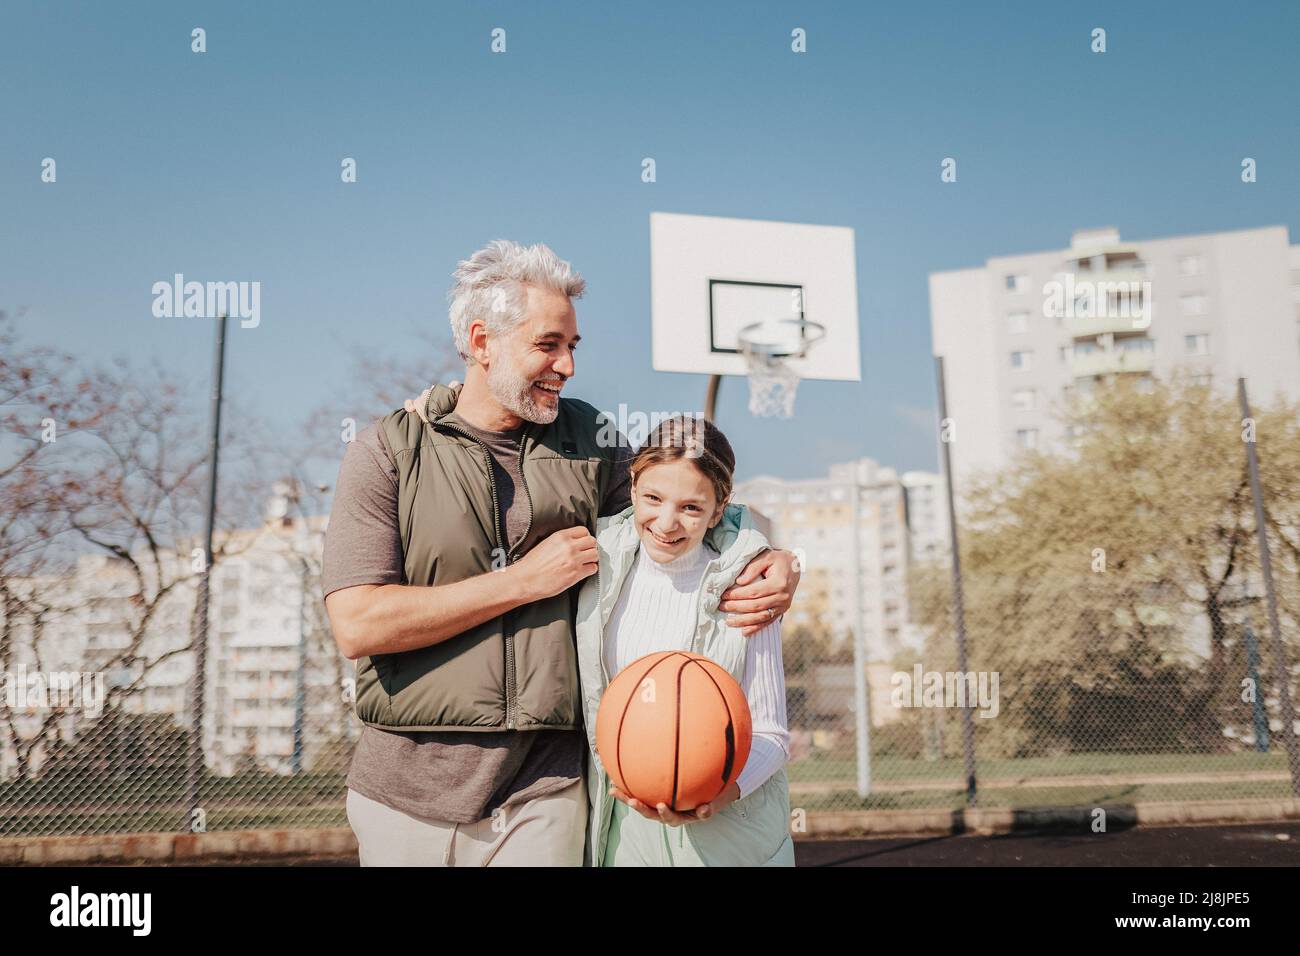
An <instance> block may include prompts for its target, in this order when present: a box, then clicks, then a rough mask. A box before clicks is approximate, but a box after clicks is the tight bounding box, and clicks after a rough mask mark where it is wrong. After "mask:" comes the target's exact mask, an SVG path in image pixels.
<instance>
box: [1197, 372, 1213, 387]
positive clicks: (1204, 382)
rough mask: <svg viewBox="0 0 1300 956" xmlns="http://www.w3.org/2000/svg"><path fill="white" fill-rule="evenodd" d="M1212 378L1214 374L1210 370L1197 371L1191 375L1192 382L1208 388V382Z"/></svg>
mask: <svg viewBox="0 0 1300 956" xmlns="http://www.w3.org/2000/svg"><path fill="white" fill-rule="evenodd" d="M1213 378H1214V375H1213V374H1212V373H1210V372H1198V373H1197V374H1195V375H1193V376H1192V384H1193V385H1200V386H1201V387H1203V388H1209V387H1210V382H1211V380H1212V379H1213Z"/></svg>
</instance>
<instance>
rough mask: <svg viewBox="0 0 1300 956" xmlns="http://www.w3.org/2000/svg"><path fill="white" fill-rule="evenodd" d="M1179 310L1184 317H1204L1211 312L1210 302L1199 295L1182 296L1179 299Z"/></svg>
mask: <svg viewBox="0 0 1300 956" xmlns="http://www.w3.org/2000/svg"><path fill="white" fill-rule="evenodd" d="M1178 308H1179V310H1180V311H1181V312H1182V313H1183V315H1204V314H1205V313H1206V312H1208V311H1210V305H1209V300H1208V299H1207V298H1206V297H1205V296H1203V295H1200V294H1199V293H1198V294H1196V295H1180V296H1179V297H1178Z"/></svg>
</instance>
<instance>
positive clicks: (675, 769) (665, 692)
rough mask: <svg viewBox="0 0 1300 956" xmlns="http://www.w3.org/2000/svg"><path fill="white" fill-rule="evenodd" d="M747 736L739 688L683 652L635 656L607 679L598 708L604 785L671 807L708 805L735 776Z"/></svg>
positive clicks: (700, 659) (598, 744) (742, 760)
mask: <svg viewBox="0 0 1300 956" xmlns="http://www.w3.org/2000/svg"><path fill="white" fill-rule="evenodd" d="M750 738H751V725H750V717H749V704H748V702H747V701H746V700H745V693H744V691H742V690H741V689H740V685H739V684H737V683H736V681H735V679H734V678H733V677H732V676H731V675H730V674H729V673H727V671H726V670H725V669H724V668H722V667H721V666H719V665H718V664H715V663H714V662H713V661H711V660H709V659H708V658H707V657H702V656H700V655H699V654H689V653H687V652H685V651H663V652H660V653H657V654H647V655H646V656H645V657H641V658H638V659H637V660H635V661H633V662H632V663H631V664H629V665H628V666H627V667H625V668H623V670H621V671H620V672H619V673H618V674H617V675H616V676H615V677H614V679H613V680H612V681H610V682H609V687H608V688H607V689H606V690H605V695H604V697H603V698H602V699H601V702H600V709H599V710H598V711H597V713H596V752H597V753H598V754H599V755H600V762H601V763H602V764H603V765H604V767H605V772H606V773H607V774H609V778H610V782H611V783H612V784H613V785H614V786H616V787H618V789H619V790H622V791H623V792H624V793H626V794H628V795H629V796H632V797H635V798H636V799H638V800H640V801H641V802H642V803H645V804H647V805H649V806H650V807H655V806H657V805H658V804H660V803H664V804H667V805H668V806H669V807H670V808H671V809H672V810H675V811H677V812H685V811H688V810H693V809H695V808H696V807H698V806H699V805H700V804H702V803H708V802H709V801H710V800H712V799H713V798H714V797H716V796H717V795H718V794H720V793H721V792H722V791H723V790H724V789H726V788H727V787H728V786H729V785H730V784H732V783H733V782H734V781H735V779H736V778H737V777H739V776H740V771H741V770H742V769H744V766H745V760H746V759H747V758H748V757H749V745H750Z"/></svg>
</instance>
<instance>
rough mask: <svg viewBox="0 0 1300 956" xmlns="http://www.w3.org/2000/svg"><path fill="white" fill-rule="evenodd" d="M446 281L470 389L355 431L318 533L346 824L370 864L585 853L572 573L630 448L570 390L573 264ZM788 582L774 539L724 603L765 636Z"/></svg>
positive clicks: (544, 251)
mask: <svg viewBox="0 0 1300 956" xmlns="http://www.w3.org/2000/svg"><path fill="white" fill-rule="evenodd" d="M455 280H456V281H455V285H454V286H453V288H452V290H451V293H450V296H449V298H450V301H451V308H450V317H451V326H452V332H453V334H454V336H455V340H456V349H457V351H458V352H459V353H460V355H461V357H462V358H463V359H464V360H465V364H466V371H465V383H464V386H463V387H461V388H459V389H451V388H446V387H444V386H441V385H438V386H435V387H434V388H432V389H431V390H429V391H428V392H426V393H425V395H423V396H421V400H420V403H419V405H418V407H416V406H414V405H412V403H408V406H410V407H409V408H408V409H403V410H400V411H397V412H394V413H392V414H390V415H387V416H385V417H384V418H382V419H380V420H379V421H378V422H376V423H374V424H373V425H371V426H369V427H368V428H366V429H365V430H363V431H362V432H361V433H360V434H359V435H358V436H357V440H356V441H355V442H353V443H352V444H351V445H350V446H349V447H348V450H347V453H346V455H345V456H344V460H343V464H342V466H341V468H340V471H339V480H338V485H337V491H336V494H335V499H334V506H333V511H332V512H331V515H330V524H329V530H328V533H327V535H326V540H325V560H324V574H323V578H324V580H323V587H324V590H325V594H326V600H325V606H326V609H327V611H328V612H329V617H330V624H331V627H332V629H333V632H334V637H335V640H336V641H337V642H338V645H339V648H340V650H341V651H342V652H343V654H344V655H345V656H347V657H348V658H349V659H353V660H356V661H357V699H356V710H357V715H358V716H359V717H360V718H361V720H362V721H363V722H364V723H365V725H366V726H365V727H364V729H363V731H362V734H361V738H360V740H359V741H358V742H357V748H356V753H355V755H354V757H353V761H352V768H351V771H350V773H349V775H348V803H347V807H348V820H349V822H350V823H351V825H352V828H353V830H354V831H355V832H356V834H357V839H358V842H359V844H360V848H361V863H362V865H363V866H370V865H489V864H495V865H521V864H525V865H526V864H539V865H574V866H576V865H581V863H582V860H583V849H584V841H585V835H586V815H587V798H586V792H585V788H584V786H583V766H584V761H585V757H586V743H585V738H584V735H583V733H582V729H581V728H582V724H581V721H582V717H581V714H582V708H581V703H580V696H579V687H578V675H577V661H576V655H575V651H574V644H573V627H574V614H575V610H576V609H575V603H574V601H575V595H576V593H577V588H575V587H574V585H576V584H578V583H579V582H580V581H581V580H582V579H583V578H585V577H587V576H588V575H590V574H593V573H595V572H596V569H597V551H596V541H595V539H594V538H593V537H592V534H591V532H592V531H593V530H594V529H595V524H596V518H597V517H598V516H600V515H606V514H617V513H618V512H620V511H622V510H623V509H624V508H626V507H628V505H629V504H630V498H629V479H628V474H627V464H628V461H629V459H630V454H631V450H630V449H629V448H627V447H625V444H626V443H625V442H620V443H618V444H615V445H613V446H612V447H611V446H610V445H609V443H608V442H604V443H602V442H600V441H598V440H597V439H598V435H599V434H600V432H601V420H600V418H599V417H598V416H599V412H598V411H597V410H596V409H595V408H593V407H592V406H591V405H588V404H587V403H586V402H582V401H578V400H576V399H569V398H563V399H562V398H561V397H560V392H561V390H562V389H563V387H564V385H565V383H566V382H567V381H568V380H569V379H570V378H572V377H573V375H574V357H573V352H574V349H575V348H576V347H577V344H578V341H579V338H580V336H579V335H578V325H577V316H576V313H575V311H574V308H573V301H572V300H574V299H577V298H579V297H581V295H582V293H583V291H584V288H585V282H584V280H583V279H582V277H581V276H579V275H577V274H576V273H575V272H574V271H573V270H572V268H571V267H570V266H569V264H568V263H567V262H563V261H561V260H559V259H558V258H557V257H556V256H555V254H554V253H553V252H551V250H550V249H548V248H547V247H546V246H544V245H535V246H529V247H524V246H520V245H517V244H515V243H512V242H506V241H496V242H492V243H489V244H488V245H487V246H486V247H485V248H483V249H481V250H479V251H478V252H476V253H475V254H474V255H473V256H471V257H470V259H469V260H467V261H465V262H462V263H461V264H460V267H459V268H458V269H457V271H456V273H455ZM411 409H414V410H411ZM797 584H798V574H797V572H796V571H795V570H794V562H793V555H791V554H789V553H788V552H780V551H769V552H767V553H765V554H763V555H761V556H759V557H758V558H756V559H755V560H754V561H753V562H751V564H750V565H749V566H748V567H746V569H745V571H744V573H743V574H742V575H741V577H740V578H739V579H738V581H737V586H735V587H733V588H731V589H730V591H728V592H726V594H724V597H726V598H727V599H728V600H726V601H724V602H723V604H722V605H720V607H721V609H722V610H723V611H726V612H729V613H732V612H734V613H733V617H732V619H731V621H732V623H733V624H734V625H735V626H737V627H741V628H743V629H745V631H746V633H753V632H754V631H756V630H757V629H758V628H759V627H760V626H761V625H762V624H764V623H766V622H767V621H769V620H771V618H772V617H774V616H776V615H779V614H782V613H784V612H785V611H786V610H787V609H788V608H789V606H790V602H791V600H792V599H793V595H794V590H795V588H796V587H797Z"/></svg>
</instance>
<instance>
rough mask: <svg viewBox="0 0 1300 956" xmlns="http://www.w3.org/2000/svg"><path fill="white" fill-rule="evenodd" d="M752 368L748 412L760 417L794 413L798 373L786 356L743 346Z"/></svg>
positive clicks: (777, 416)
mask: <svg viewBox="0 0 1300 956" xmlns="http://www.w3.org/2000/svg"><path fill="white" fill-rule="evenodd" d="M742 353H743V354H744V356H745V365H746V366H747V367H748V369H749V412H750V414H751V415H757V416H758V417H760V418H789V417H790V416H791V415H793V414H794V399H795V393H796V392H797V391H798V389H799V373H798V372H796V371H795V370H794V369H792V368H791V367H790V365H789V363H787V362H786V360H785V359H784V358H781V357H779V356H774V355H770V354H768V353H766V352H763V351H761V350H755V349H742Z"/></svg>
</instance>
